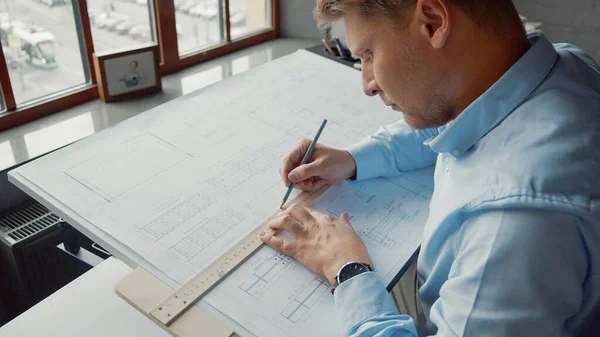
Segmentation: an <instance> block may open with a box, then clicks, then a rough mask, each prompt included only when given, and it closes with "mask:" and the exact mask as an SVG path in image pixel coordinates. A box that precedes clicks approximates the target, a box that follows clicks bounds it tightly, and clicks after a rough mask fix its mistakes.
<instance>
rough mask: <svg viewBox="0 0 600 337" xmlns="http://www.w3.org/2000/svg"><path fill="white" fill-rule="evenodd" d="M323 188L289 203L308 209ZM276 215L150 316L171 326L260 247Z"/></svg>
mask: <svg viewBox="0 0 600 337" xmlns="http://www.w3.org/2000/svg"><path fill="white" fill-rule="evenodd" d="M327 188H328V186H324V187H322V188H320V189H319V190H317V191H314V192H310V193H307V192H303V193H302V194H300V195H298V196H297V197H296V198H294V200H293V201H292V202H291V203H294V204H300V205H303V206H309V205H310V204H312V202H313V201H314V200H316V199H317V198H318V197H319V196H321V194H323V193H324V192H325V191H326V190H327ZM278 213H279V212H277V213H275V214H273V215H272V216H271V217H269V218H268V219H267V220H266V221H265V222H263V223H262V224H261V225H260V226H258V227H257V228H256V229H255V230H253V231H252V232H251V233H250V234H248V235H246V236H245V237H244V238H243V239H241V240H240V241H239V242H238V243H236V244H235V245H234V246H233V247H231V248H230V249H229V250H228V251H226V252H225V253H224V254H223V255H221V256H220V257H219V258H218V259H217V260H215V261H214V262H213V263H211V264H210V265H208V266H207V267H206V268H204V269H203V270H202V271H201V272H200V273H198V274H197V275H196V276H194V277H193V278H192V279H191V280H189V281H188V282H187V283H185V284H184V285H183V286H181V287H180V288H179V289H177V290H176V291H175V292H174V293H173V294H171V295H170V296H169V297H168V298H167V299H166V300H164V301H163V302H162V303H161V304H159V305H158V306H157V307H156V308H154V309H153V310H152V311H151V312H150V314H151V315H152V316H153V317H154V318H156V319H157V320H158V321H159V322H161V323H162V324H164V325H165V326H169V325H171V323H173V322H174V321H175V320H176V319H177V318H178V317H179V316H181V315H182V314H183V313H184V312H185V311H186V310H187V309H188V308H189V307H191V306H192V305H194V303H196V302H197V301H198V300H199V299H200V298H202V296H204V295H205V294H207V293H208V292H209V291H210V290H211V289H212V288H214V287H215V286H216V285H217V284H219V282H221V280H223V279H224V278H225V277H226V276H227V275H229V274H231V272H233V271H234V270H235V269H236V268H237V267H238V266H239V265H241V264H242V263H244V261H246V260H247V259H248V258H249V257H250V256H251V255H252V254H253V253H254V252H256V251H257V250H258V249H259V248H260V247H262V241H261V240H260V238H259V237H258V233H259V232H260V231H261V230H264V228H265V225H266V224H267V223H268V222H269V221H270V220H271V219H273V218H274V217H276V216H277V214H278Z"/></svg>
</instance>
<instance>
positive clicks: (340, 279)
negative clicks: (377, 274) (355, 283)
mask: <svg viewBox="0 0 600 337" xmlns="http://www.w3.org/2000/svg"><path fill="white" fill-rule="evenodd" d="M370 271H373V267H371V265H370V264H368V263H363V262H348V263H346V264H344V265H343V266H342V267H341V268H340V270H339V271H338V273H337V275H336V276H335V283H336V284H335V285H334V287H333V288H332V289H331V293H332V294H333V292H334V291H335V288H337V287H338V286H339V285H340V284H342V283H344V282H345V281H348V280H349V279H351V278H353V277H355V276H357V275H360V274H363V273H367V272H370Z"/></svg>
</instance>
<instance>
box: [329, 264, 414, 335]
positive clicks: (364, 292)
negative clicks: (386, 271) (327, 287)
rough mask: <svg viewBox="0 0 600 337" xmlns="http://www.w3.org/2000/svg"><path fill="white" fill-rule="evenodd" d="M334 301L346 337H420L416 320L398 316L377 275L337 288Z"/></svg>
mask: <svg viewBox="0 0 600 337" xmlns="http://www.w3.org/2000/svg"><path fill="white" fill-rule="evenodd" d="M334 299H335V307H336V310H337V311H338V313H340V314H341V316H342V317H341V318H342V322H343V327H344V331H345V332H347V334H346V335H347V336H356V337H358V336H360V337H367V336H368V337H388V336H394V337H400V336H417V331H416V328H415V324H414V321H413V319H412V318H411V317H410V316H408V315H399V314H398V311H397V309H396V306H395V305H394V302H392V299H391V298H390V296H389V294H388V292H387V290H386V289H385V285H384V284H383V281H382V280H381V278H380V277H379V275H377V274H376V273H375V272H368V273H364V274H360V275H358V276H356V277H353V278H351V279H350V280H348V281H346V282H343V283H342V284H340V285H339V286H338V287H337V288H336V290H335V292H334Z"/></svg>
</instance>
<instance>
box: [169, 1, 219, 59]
mask: <svg viewBox="0 0 600 337" xmlns="http://www.w3.org/2000/svg"><path fill="white" fill-rule="evenodd" d="M175 17H176V21H177V24H176V26H177V42H178V46H179V47H178V49H179V55H184V54H189V53H190V52H193V51H194V50H198V49H205V48H207V47H209V46H211V45H215V44H219V43H222V42H224V41H225V24H224V22H225V21H224V18H225V13H224V10H223V0H175Z"/></svg>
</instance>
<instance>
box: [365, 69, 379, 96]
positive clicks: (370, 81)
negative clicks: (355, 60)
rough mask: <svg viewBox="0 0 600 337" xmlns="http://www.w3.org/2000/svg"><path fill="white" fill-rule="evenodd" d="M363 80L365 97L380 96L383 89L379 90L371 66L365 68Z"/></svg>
mask: <svg viewBox="0 0 600 337" xmlns="http://www.w3.org/2000/svg"><path fill="white" fill-rule="evenodd" d="M362 80H363V90H364V92H365V95H367V96H377V94H379V91H381V88H379V85H377V81H375V76H373V71H372V70H371V67H370V66H366V67H363V69H362Z"/></svg>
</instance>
